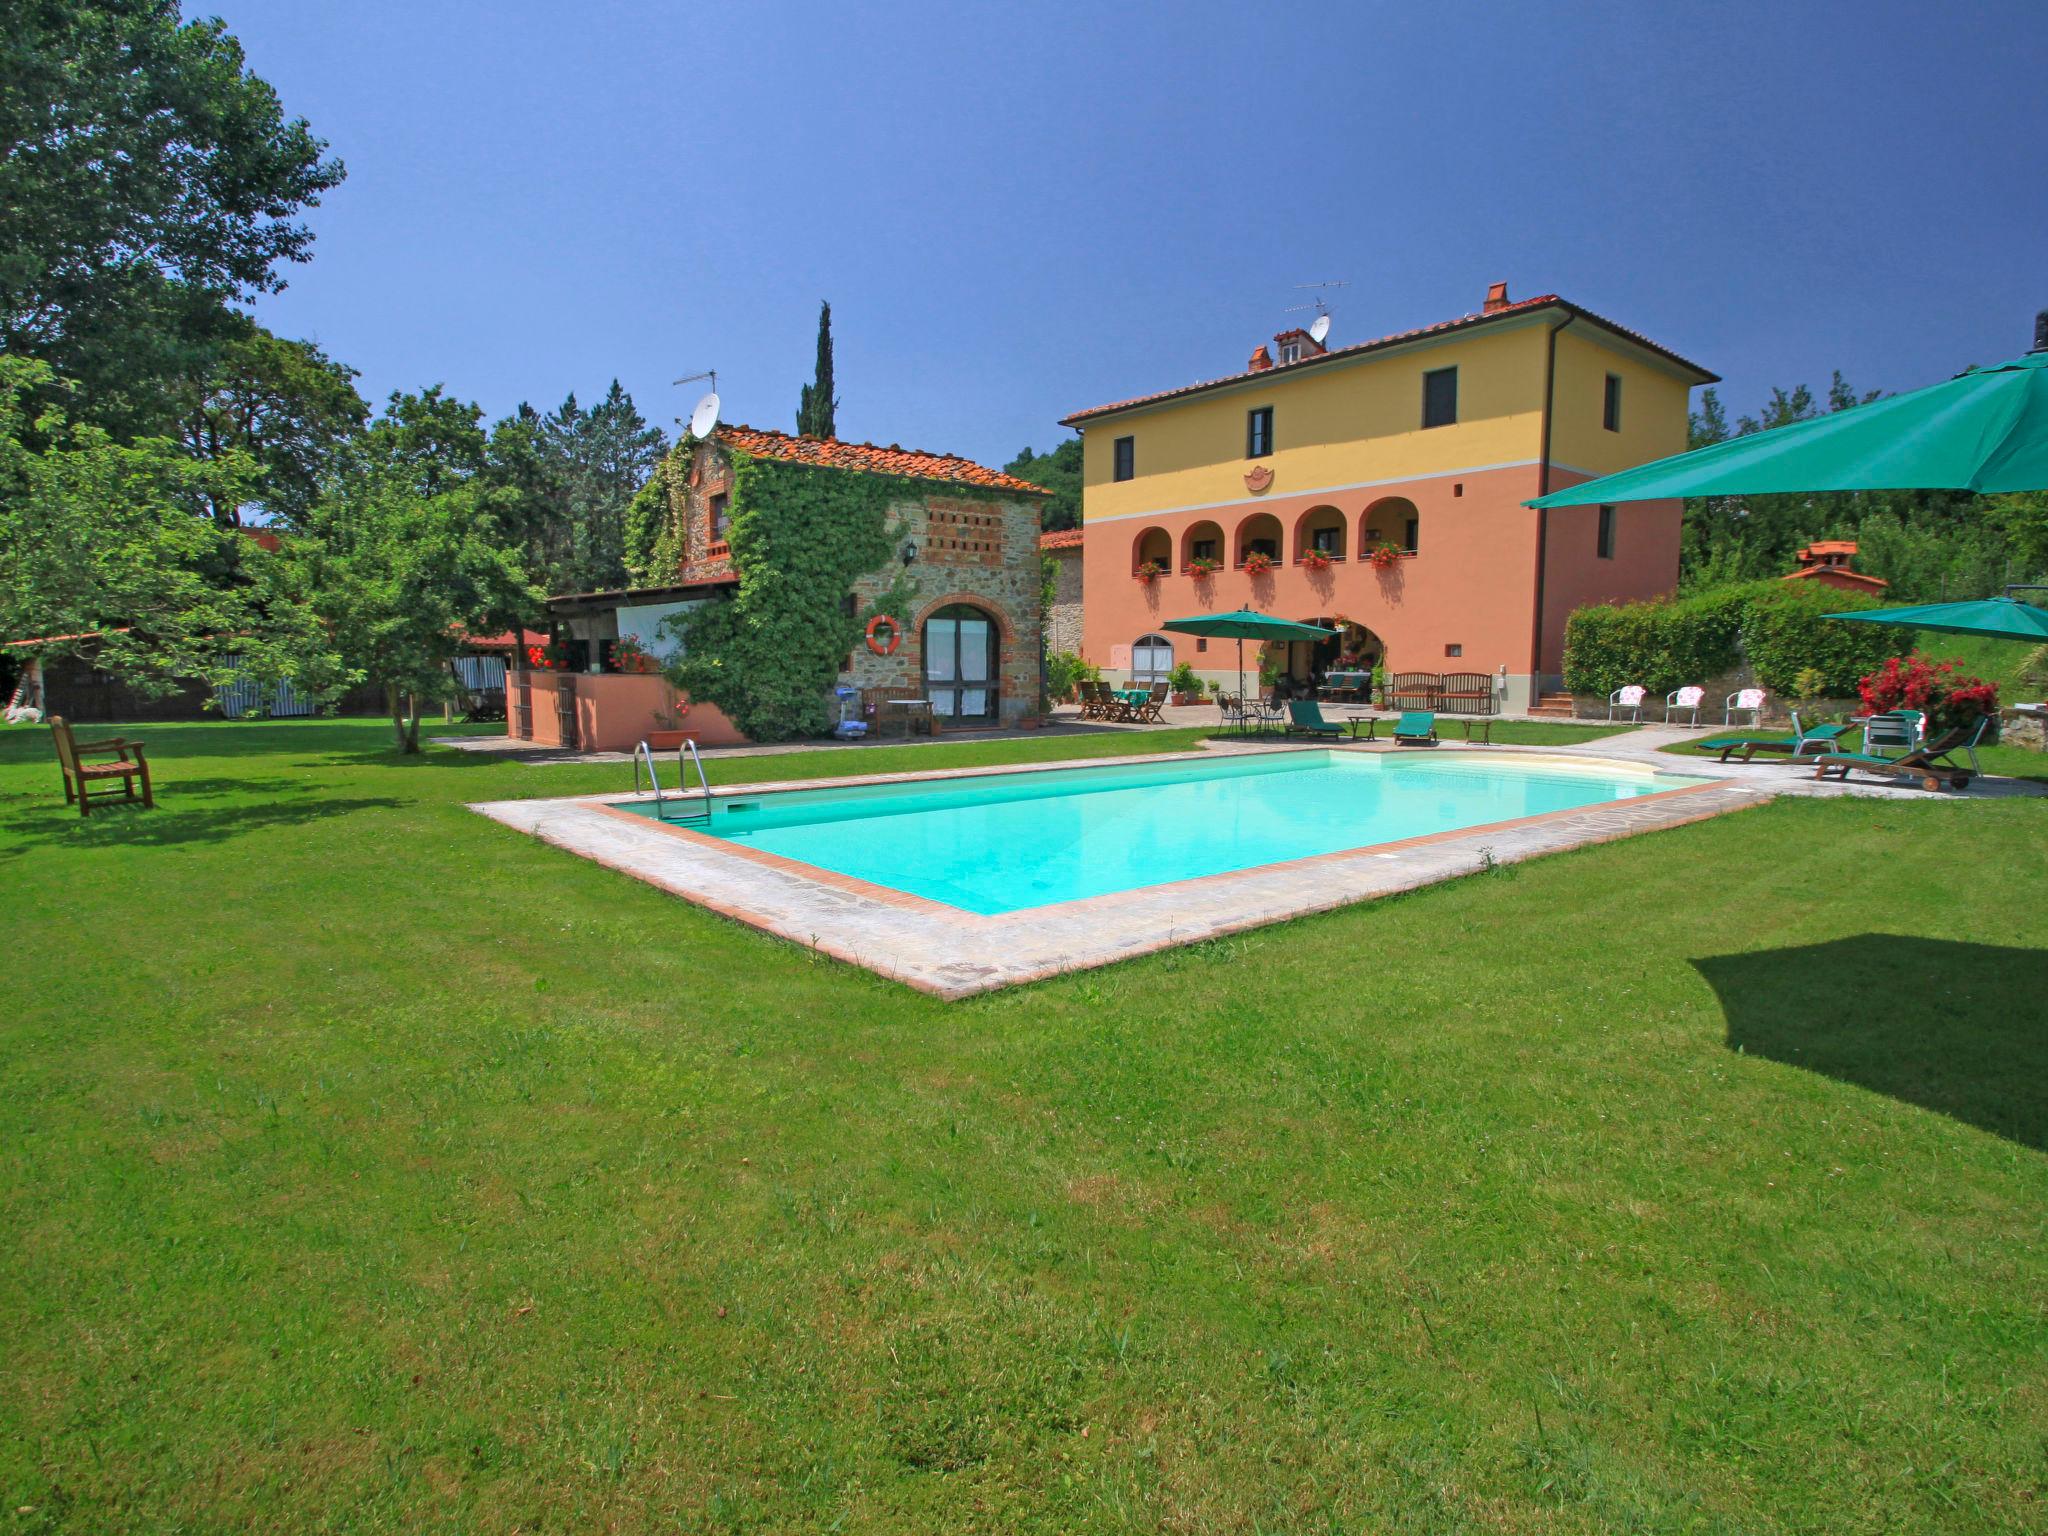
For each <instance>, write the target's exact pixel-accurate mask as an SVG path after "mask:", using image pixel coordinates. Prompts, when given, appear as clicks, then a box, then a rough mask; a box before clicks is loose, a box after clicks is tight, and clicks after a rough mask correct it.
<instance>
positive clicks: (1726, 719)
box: [1721, 688, 1764, 725]
mask: <svg viewBox="0 0 2048 1536" xmlns="http://www.w3.org/2000/svg"><path fill="white" fill-rule="evenodd" d="M1737 715H1748V716H1749V723H1750V724H1751V725H1762V724H1763V723H1764V691H1763V689H1761V688H1741V689H1737V690H1736V691H1735V692H1734V693H1731V694H1729V695H1728V697H1727V698H1726V699H1724V700H1722V702H1721V723H1722V724H1723V725H1733V724H1734V723H1735V717H1736V716H1737Z"/></svg>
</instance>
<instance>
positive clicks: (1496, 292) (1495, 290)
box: [1480, 283, 1508, 315]
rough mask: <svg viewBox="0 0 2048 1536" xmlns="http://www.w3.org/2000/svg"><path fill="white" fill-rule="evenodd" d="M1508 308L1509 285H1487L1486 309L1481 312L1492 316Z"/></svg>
mask: <svg viewBox="0 0 2048 1536" xmlns="http://www.w3.org/2000/svg"><path fill="white" fill-rule="evenodd" d="M1507 307H1508V285H1507V284H1506V283H1488V284H1487V285H1486V308H1485V309H1483V310H1481V311H1480V313H1481V314H1487V315H1491V314H1494V313H1497V312H1498V311H1500V310H1503V309H1506V308H1507Z"/></svg>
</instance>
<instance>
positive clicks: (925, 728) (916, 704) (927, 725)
mask: <svg viewBox="0 0 2048 1536" xmlns="http://www.w3.org/2000/svg"><path fill="white" fill-rule="evenodd" d="M876 707H877V709H878V710H880V709H900V710H902V711H903V734H904V735H905V736H909V735H911V734H913V733H916V734H919V735H924V736H936V735H937V734H938V733H939V722H938V719H937V717H936V716H934V715H933V714H932V701H931V700H930V699H884V700H882V701H881V703H880V704H879V705H877V706H876ZM920 715H921V716H922V719H923V723H922V726H920V725H919V717H920ZM877 724H878V725H879V721H878V722H877ZM876 734H877V735H879V734H880V731H879V730H878V731H877V732H876Z"/></svg>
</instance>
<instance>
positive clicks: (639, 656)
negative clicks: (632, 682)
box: [612, 639, 661, 672]
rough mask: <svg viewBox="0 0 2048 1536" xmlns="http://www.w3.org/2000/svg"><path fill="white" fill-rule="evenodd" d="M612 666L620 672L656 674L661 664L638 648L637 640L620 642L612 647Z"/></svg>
mask: <svg viewBox="0 0 2048 1536" xmlns="http://www.w3.org/2000/svg"><path fill="white" fill-rule="evenodd" d="M612 665H613V666H615V667H617V668H618V669H619V670H620V671H621V672H658V671H660V670H661V664H660V663H659V662H657V661H656V660H655V659H654V658H653V657H652V656H650V655H648V654H647V652H645V651H643V650H642V649H641V648H640V642H639V641H637V640H632V639H627V640H621V641H620V642H619V643H618V644H617V645H615V646H613V647H612Z"/></svg>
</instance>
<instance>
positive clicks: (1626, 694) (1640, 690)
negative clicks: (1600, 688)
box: [1607, 683, 1647, 720]
mask: <svg viewBox="0 0 2048 1536" xmlns="http://www.w3.org/2000/svg"><path fill="white" fill-rule="evenodd" d="M1646 691H1647V690H1646V689H1645V688H1644V687H1643V685H1642V684H1641V683H1630V684H1629V685H1628V686H1627V687H1626V688H1617V689H1615V690H1614V692H1612V693H1610V694H1609V695H1607V718H1608V719H1610V720H1612V719H1613V718H1614V712H1615V711H1616V710H1617V709H1625V710H1627V711H1628V717H1629V719H1631V720H1640V719H1642V718H1643V695H1644V693H1645V692H1646Z"/></svg>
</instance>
